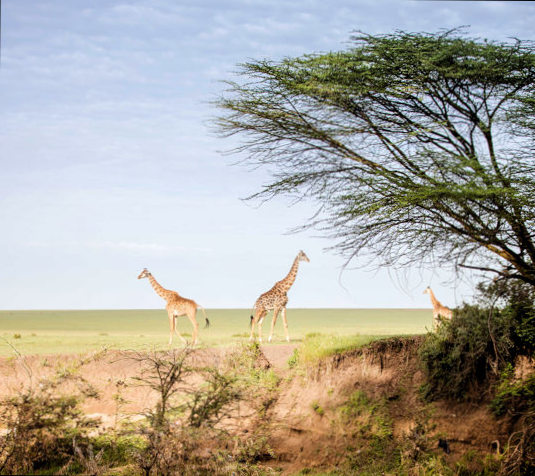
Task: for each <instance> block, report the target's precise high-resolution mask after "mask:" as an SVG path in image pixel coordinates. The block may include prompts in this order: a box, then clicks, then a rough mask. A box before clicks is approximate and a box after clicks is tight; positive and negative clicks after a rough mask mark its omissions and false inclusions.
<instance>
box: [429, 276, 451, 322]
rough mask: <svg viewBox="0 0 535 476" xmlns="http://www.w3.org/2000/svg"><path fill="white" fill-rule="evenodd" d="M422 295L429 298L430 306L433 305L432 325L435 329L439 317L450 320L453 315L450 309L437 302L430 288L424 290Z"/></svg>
mask: <svg viewBox="0 0 535 476" xmlns="http://www.w3.org/2000/svg"><path fill="white" fill-rule="evenodd" d="M424 294H429V297H430V298H431V304H432V305H433V325H434V327H435V328H436V326H438V324H439V323H440V319H439V317H440V316H442V317H444V318H445V319H451V316H452V314H453V313H452V311H451V309H450V308H449V307H446V306H444V305H442V304H441V303H440V302H439V300H438V299H437V298H436V297H435V293H434V292H433V290H432V289H431V287H430V286H427V288H425V290H424Z"/></svg>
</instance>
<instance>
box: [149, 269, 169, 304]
mask: <svg viewBox="0 0 535 476" xmlns="http://www.w3.org/2000/svg"><path fill="white" fill-rule="evenodd" d="M148 278H149V282H150V285H151V286H152V287H153V289H154V291H156V294H157V295H158V296H160V297H162V298H164V299H165V300H167V297H168V296H169V293H170V292H171V291H169V290H168V289H165V288H164V287H162V286H161V285H160V283H158V281H156V280H155V279H154V276H153V275H152V274H149V276H148Z"/></svg>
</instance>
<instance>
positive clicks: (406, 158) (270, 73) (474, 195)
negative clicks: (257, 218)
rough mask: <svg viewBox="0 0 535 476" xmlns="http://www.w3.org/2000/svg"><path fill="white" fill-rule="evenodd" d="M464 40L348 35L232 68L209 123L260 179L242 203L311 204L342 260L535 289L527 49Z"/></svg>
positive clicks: (531, 74)
mask: <svg viewBox="0 0 535 476" xmlns="http://www.w3.org/2000/svg"><path fill="white" fill-rule="evenodd" d="M462 33H463V32H462V30H452V31H446V32H439V33H407V32H402V31H398V32H395V33H392V34H387V35H369V34H364V33H358V34H356V35H355V36H353V37H352V38H351V40H352V44H351V45H350V46H349V47H348V48H347V49H346V50H344V51H338V52H330V53H322V54H309V55H304V56H302V57H297V58H285V59H283V60H281V61H278V62H277V61H269V60H258V61H250V62H247V63H244V64H241V65H240V66H239V68H240V69H239V71H238V75H239V76H240V77H241V78H243V81H241V82H229V83H228V84H229V90H228V91H227V93H226V94H225V96H224V97H222V98H221V99H219V100H218V101H217V102H216V106H218V107H219V108H220V111H221V116H220V117H219V118H218V119H217V120H216V122H215V126H216V128H217V130H218V131H219V132H220V133H221V135H223V136H232V135H235V134H237V135H240V138H241V139H242V142H241V145H240V146H239V147H237V149H235V150H234V152H236V153H238V154H241V155H240V157H242V158H243V162H244V163H245V164H249V165H251V166H253V167H256V166H264V167H266V168H267V169H268V170H270V171H271V173H272V177H273V180H272V181H271V183H269V184H268V185H266V186H265V187H264V188H263V189H262V190H261V191H260V192H259V193H257V194H256V195H253V197H260V198H265V199H269V198H271V197H273V196H276V195H280V194H287V195H291V196H294V197H297V198H300V199H304V198H311V199H313V200H315V201H316V202H317V203H318V207H319V211H318V214H317V215H316V218H315V219H314V220H312V222H311V223H310V224H309V225H307V226H317V227H318V228H319V229H321V230H322V231H324V232H325V233H326V234H327V236H330V237H333V238H335V239H337V240H338V242H337V245H336V246H335V248H337V249H338V250H339V251H340V252H341V253H342V254H344V255H346V256H347V257H348V259H352V258H355V257H356V256H364V257H366V256H367V257H368V258H369V259H370V260H375V261H378V262H379V264H386V265H390V266H394V265H397V266H405V265H407V264H412V263H421V264H429V263H431V264H440V265H442V266H452V265H461V266H467V267H473V268H476V269H479V270H484V271H492V272H494V273H497V274H498V275H500V276H503V277H506V278H518V279H520V280H523V281H525V282H528V283H531V284H535V240H534V234H533V233H534V232H533V230H534V229H535V226H534V225H535V195H534V194H533V189H534V188H535V167H534V166H535V163H534V154H533V152H534V150H535V142H534V140H535V107H534V104H535V46H534V45H533V43H531V42H527V41H520V40H514V41H511V42H509V43H498V42H490V41H486V40H484V41H481V40H478V39H472V38H467V37H463V34H462Z"/></svg>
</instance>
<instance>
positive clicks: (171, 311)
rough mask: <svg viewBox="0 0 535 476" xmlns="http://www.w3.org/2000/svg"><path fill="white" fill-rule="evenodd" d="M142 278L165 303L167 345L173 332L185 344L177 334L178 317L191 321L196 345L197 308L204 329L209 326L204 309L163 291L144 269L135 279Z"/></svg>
mask: <svg viewBox="0 0 535 476" xmlns="http://www.w3.org/2000/svg"><path fill="white" fill-rule="evenodd" d="M142 278H148V280H149V282H150V284H151V286H152V287H153V288H154V290H155V291H156V294H158V296H160V297H162V298H164V299H165V300H166V301H167V305H166V306H165V308H166V309H167V314H168V316H169V345H171V342H172V341H173V332H175V333H176V335H177V336H178V337H180V338H181V339H182V342H186V339H184V338H183V337H182V336H181V335H180V332H178V329H177V328H176V318H177V317H178V316H188V318H189V320H190V321H191V324H192V325H193V345H195V344H196V343H197V333H198V330H199V326H198V324H197V319H196V317H195V315H196V314H197V308H200V309H201V310H202V312H203V314H204V319H205V320H206V325H205V327H208V326H209V325H210V321H209V320H208V318H207V317H206V312H205V310H204V308H203V307H202V306H201V305H199V304H197V303H196V302H195V301H193V300H191V299H186V298H184V297H182V296H180V295H179V294H178V293H177V292H175V291H170V290H169V289H165V288H164V287H162V286H160V284H159V283H158V281H156V280H155V279H154V276H152V274H150V273H149V271H148V269H147V268H144V269H143V271H141V273H140V274H139V276H138V277H137V279H142Z"/></svg>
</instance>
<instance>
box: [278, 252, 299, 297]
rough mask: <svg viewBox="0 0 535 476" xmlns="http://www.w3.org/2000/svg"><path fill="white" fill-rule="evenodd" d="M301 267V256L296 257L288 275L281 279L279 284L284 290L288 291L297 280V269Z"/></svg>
mask: <svg viewBox="0 0 535 476" xmlns="http://www.w3.org/2000/svg"><path fill="white" fill-rule="evenodd" d="M298 268H299V257H296V258H295V259H294V262H293V264H292V267H291V268H290V271H289V273H288V274H287V275H286V277H285V278H284V279H282V280H280V281H279V284H280V286H281V288H282V289H283V291H285V292H287V291H288V290H289V289H290V288H291V287H292V284H293V283H294V282H295V278H296V276H297V269H298Z"/></svg>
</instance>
